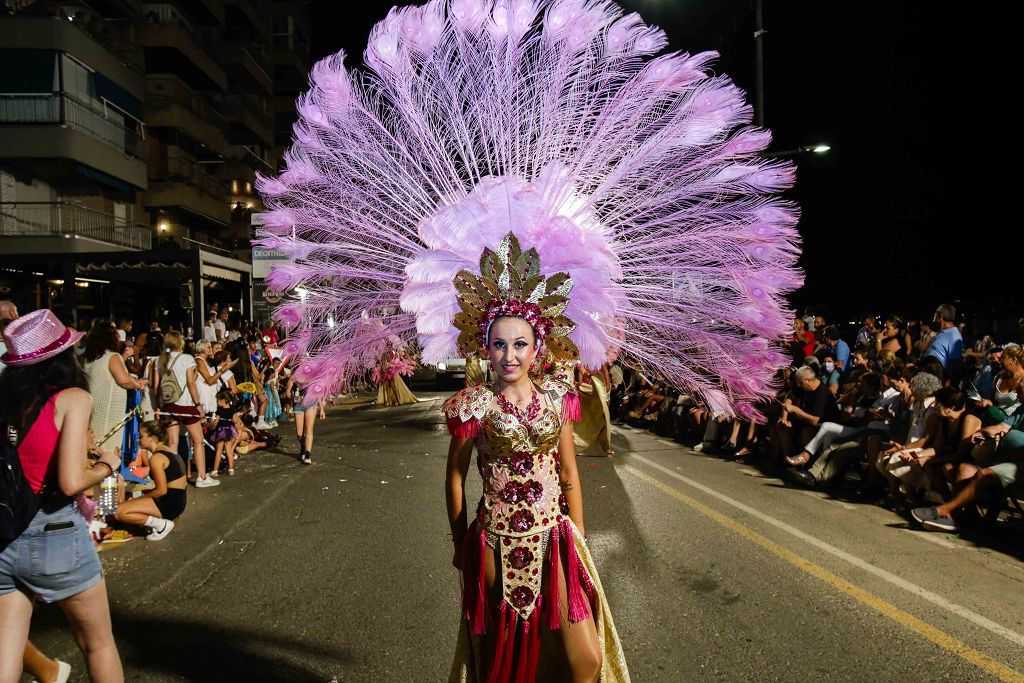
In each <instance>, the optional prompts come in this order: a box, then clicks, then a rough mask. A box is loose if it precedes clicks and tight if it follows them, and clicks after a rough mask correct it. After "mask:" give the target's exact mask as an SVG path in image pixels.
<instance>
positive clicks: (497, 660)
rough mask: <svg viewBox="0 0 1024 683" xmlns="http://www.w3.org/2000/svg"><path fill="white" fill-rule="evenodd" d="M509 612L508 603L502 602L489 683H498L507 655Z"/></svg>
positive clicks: (488, 676)
mask: <svg viewBox="0 0 1024 683" xmlns="http://www.w3.org/2000/svg"><path fill="white" fill-rule="evenodd" d="M508 611H509V610H508V603H507V602H505V601H504V600H502V601H501V607H500V608H499V609H498V633H497V635H496V636H495V638H494V658H493V659H492V660H491V667H490V669H489V670H488V671H487V683H496V682H497V680H498V674H499V673H500V672H501V664H502V659H504V655H505V618H506V616H508Z"/></svg>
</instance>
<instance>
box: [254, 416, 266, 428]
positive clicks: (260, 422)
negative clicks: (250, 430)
mask: <svg viewBox="0 0 1024 683" xmlns="http://www.w3.org/2000/svg"><path fill="white" fill-rule="evenodd" d="M253 427H255V428H256V429H270V425H269V424H267V421H266V420H264V419H263V418H262V417H261V418H260V419H258V420H256V424H254V425H253Z"/></svg>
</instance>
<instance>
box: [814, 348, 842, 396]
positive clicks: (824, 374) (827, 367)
mask: <svg viewBox="0 0 1024 683" xmlns="http://www.w3.org/2000/svg"><path fill="white" fill-rule="evenodd" d="M841 377H842V371H841V370H840V369H839V366H837V365H836V361H835V359H834V358H833V357H832V356H831V355H828V356H825V358H824V359H823V362H822V364H821V373H820V374H819V375H818V379H820V380H821V381H822V382H823V383H824V384H825V386H827V387H828V390H829V391H830V392H832V395H833V396H838V395H839V381H840V378H841Z"/></svg>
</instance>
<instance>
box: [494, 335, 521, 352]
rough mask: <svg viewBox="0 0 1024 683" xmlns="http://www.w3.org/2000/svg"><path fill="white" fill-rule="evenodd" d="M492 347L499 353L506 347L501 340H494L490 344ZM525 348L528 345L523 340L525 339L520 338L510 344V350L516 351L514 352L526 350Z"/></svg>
mask: <svg viewBox="0 0 1024 683" xmlns="http://www.w3.org/2000/svg"><path fill="white" fill-rule="evenodd" d="M492 346H493V347H494V348H496V349H498V350H499V351H501V350H504V349H505V347H506V346H507V345H506V343H505V342H504V341H503V340H501V339H495V340H494V342H492ZM527 346H528V344H527V343H526V340H525V339H523V338H522V337H520V338H519V339H517V340H516V341H515V342H514V343H513V344H512V348H514V349H516V350H522V349H525V348H526V347H527Z"/></svg>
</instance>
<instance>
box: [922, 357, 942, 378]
mask: <svg viewBox="0 0 1024 683" xmlns="http://www.w3.org/2000/svg"><path fill="white" fill-rule="evenodd" d="M917 367H918V369H919V370H921V372H927V373H928V374H929V375H935V376H936V377H938V378H939V379H942V378H943V377H945V375H946V369H945V368H944V367H942V361H940V360H939V359H938V358H936V357H935V356H925V357H924V358H922V359H921V360H920V362H918V364H917Z"/></svg>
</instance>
